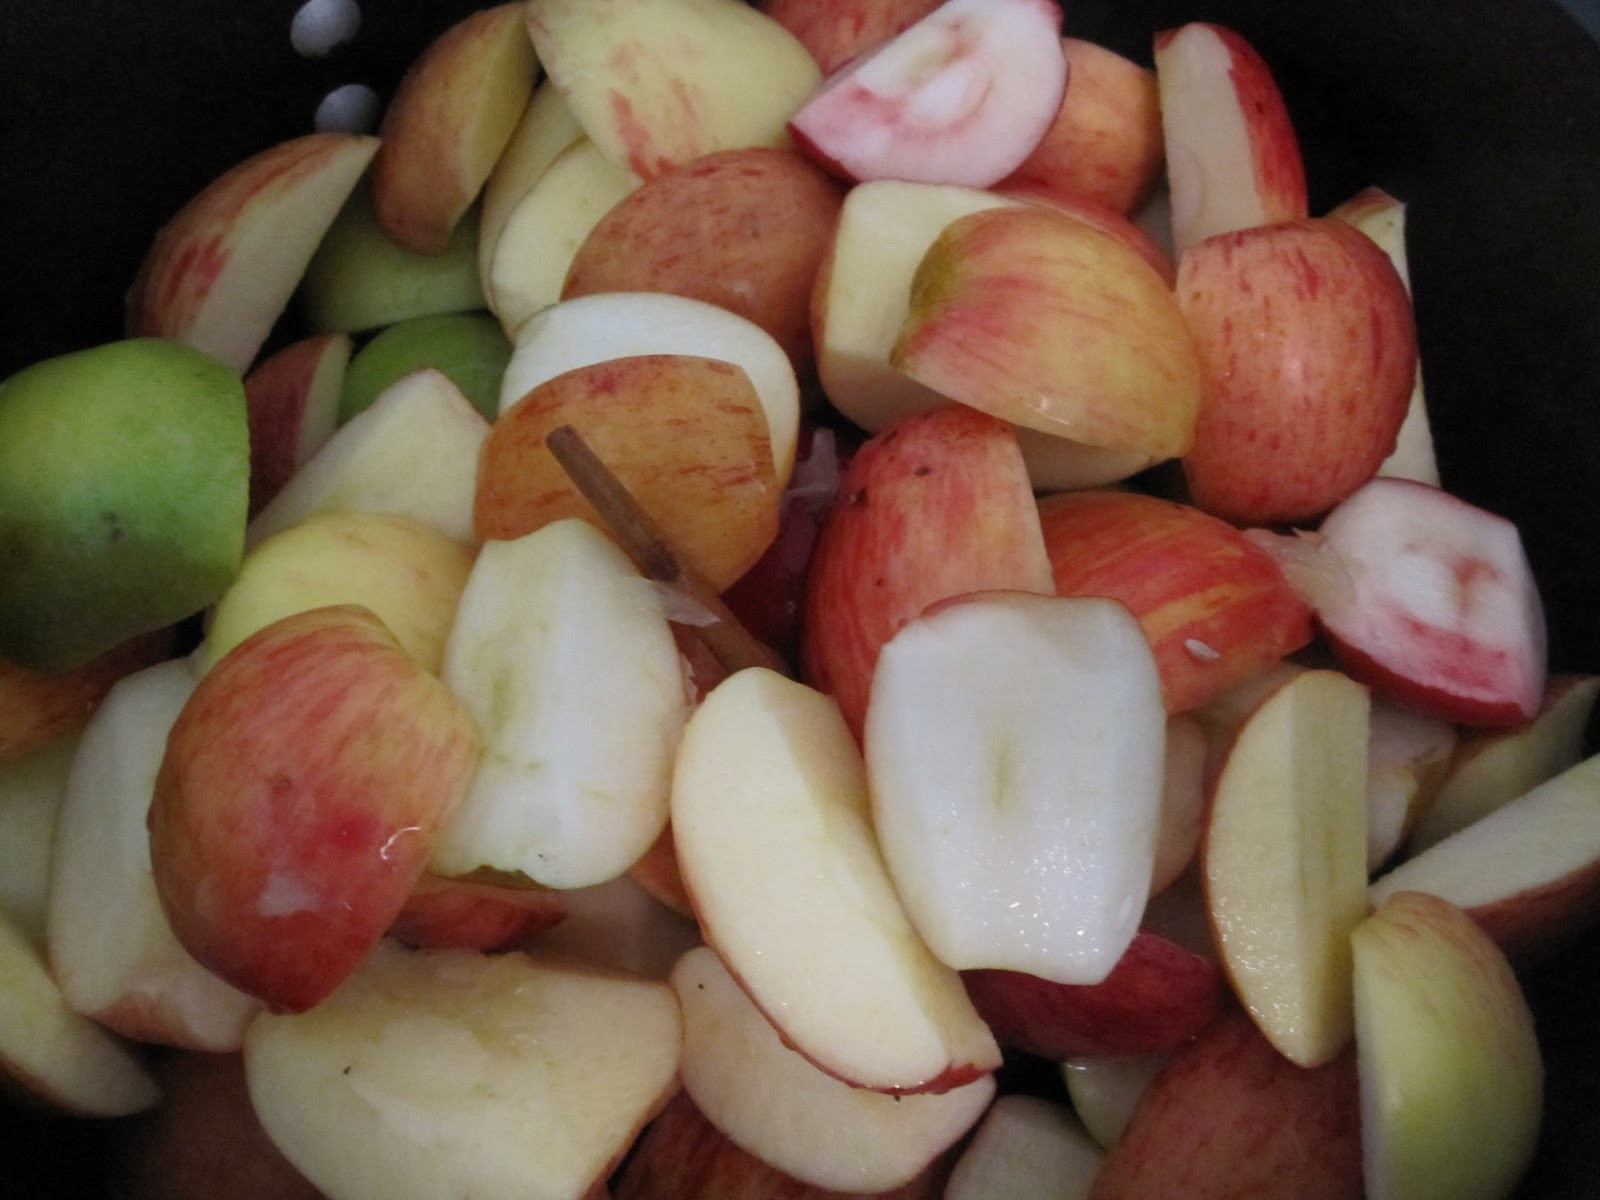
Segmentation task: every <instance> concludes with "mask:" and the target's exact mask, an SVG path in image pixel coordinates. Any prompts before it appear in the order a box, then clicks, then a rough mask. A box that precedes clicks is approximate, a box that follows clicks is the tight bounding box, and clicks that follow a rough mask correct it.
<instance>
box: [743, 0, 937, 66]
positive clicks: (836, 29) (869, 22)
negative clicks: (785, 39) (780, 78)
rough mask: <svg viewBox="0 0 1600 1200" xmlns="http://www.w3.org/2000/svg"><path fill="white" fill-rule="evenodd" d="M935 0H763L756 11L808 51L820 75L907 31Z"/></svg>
mask: <svg viewBox="0 0 1600 1200" xmlns="http://www.w3.org/2000/svg"><path fill="white" fill-rule="evenodd" d="M939 3H940V0H851V2H849V3H841V2H840V0H763V3H762V4H761V6H760V7H761V11H762V12H764V13H766V14H767V15H768V16H769V17H771V18H772V19H773V20H774V21H776V22H778V24H780V25H782V26H783V27H784V28H785V29H787V30H788V31H789V32H790V33H792V34H794V35H795V37H797V38H799V39H800V41H801V42H802V43H803V44H804V45H805V48H806V49H807V50H809V51H811V57H812V58H814V59H816V60H817V67H818V68H819V69H820V70H821V71H822V73H823V74H824V75H832V74H833V73H834V72H835V71H837V70H838V69H839V68H840V67H842V66H844V65H845V64H846V63H847V62H849V61H850V60H851V59H853V58H855V57H857V56H858V55H861V54H864V53H865V52H866V51H868V50H875V49H877V48H878V47H879V46H881V45H883V44H884V43H885V42H887V41H888V40H889V39H890V38H892V37H894V36H895V35H896V34H897V33H900V32H902V31H903V30H906V29H909V28H910V27H911V26H912V25H914V24H916V23H917V22H918V21H920V20H921V19H922V18H923V17H925V16H927V15H928V14H929V13H930V12H932V11H933V10H934V9H935V8H937V7H939Z"/></svg>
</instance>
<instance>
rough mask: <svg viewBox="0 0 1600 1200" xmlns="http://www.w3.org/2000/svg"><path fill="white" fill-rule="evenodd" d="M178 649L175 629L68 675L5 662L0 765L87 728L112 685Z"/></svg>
mask: <svg viewBox="0 0 1600 1200" xmlns="http://www.w3.org/2000/svg"><path fill="white" fill-rule="evenodd" d="M176 644H177V637H176V635H175V633H174V630H173V629H172V628H169V627H163V628H161V629H156V630H154V631H152V632H150V633H142V634H139V635H137V636H136V637H132V638H129V639H128V640H127V641H124V642H121V643H119V644H117V645H115V646H113V647H111V649H109V650H107V651H105V652H104V653H103V654H101V655H99V656H98V657H96V658H92V659H90V660H89V661H88V662H87V663H85V664H84V665H83V666H81V667H76V668H73V669H72V670H67V671H41V670H34V669H32V668H29V667H24V666H22V665H20V664H18V663H14V662H9V661H7V660H6V659H3V658H0V764H4V763H9V762H15V761H17V760H18V759H21V758H25V757H27V756H28V755H30V754H32V753H34V751H36V750H40V749H42V748H44V747H45V746H48V745H51V744H52V743H54V742H58V741H60V739H61V738H63V737H65V736H67V735H68V734H70V733H74V732H76V731H77V730H80V729H82V728H83V725H84V722H85V721H87V720H88V719H89V716H90V714H91V713H93V712H94V710H95V707H96V706H97V705H98V704H99V703H100V701H101V700H103V699H104V698H105V694H106V693H107V692H108V691H110V690H111V686H112V684H114V683H116V682H117V680H119V679H121V678H122V677H123V676H125V675H131V674H133V673H134V672H135V671H138V670H141V669H143V668H144V667H148V666H151V665H153V664H155V663H158V662H160V661H161V660H162V659H164V658H166V657H167V656H168V655H170V654H171V653H172V651H173V649H174V647H175V646H176Z"/></svg>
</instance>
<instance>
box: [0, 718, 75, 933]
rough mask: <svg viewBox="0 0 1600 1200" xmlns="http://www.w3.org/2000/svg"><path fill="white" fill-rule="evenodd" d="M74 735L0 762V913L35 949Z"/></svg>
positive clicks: (42, 927)
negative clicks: (51, 851) (51, 846)
mask: <svg viewBox="0 0 1600 1200" xmlns="http://www.w3.org/2000/svg"><path fill="white" fill-rule="evenodd" d="M78 737H79V735H78V734H77V733H69V734H65V735H63V736H62V737H59V738H57V739H56V740H55V741H53V742H48V743H46V744H45V745H43V746H39V747H36V748H35V749H33V750H31V751H29V752H28V753H27V754H23V755H20V756H18V757H16V758H10V759H7V760H6V761H4V762H0V913H3V914H5V916H6V917H7V918H9V919H10V920H11V921H13V922H15V924H16V926H17V928H18V929H19V930H20V931H21V932H22V933H24V934H25V935H27V937H28V939H29V940H30V941H31V942H33V944H34V945H35V946H37V947H39V948H40V949H41V950H43V949H44V947H45V939H46V932H45V930H46V924H47V920H48V914H49V908H50V845H51V843H52V841H54V839H55V829H56V815H57V813H58V812H59V811H60V809H61V798H62V796H63V794H65V792H66V790H67V772H68V771H69V770H70V769H71V767H72V759H73V756H74V755H75V754H76V753H77V749H78Z"/></svg>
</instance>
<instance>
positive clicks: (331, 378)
mask: <svg viewBox="0 0 1600 1200" xmlns="http://www.w3.org/2000/svg"><path fill="white" fill-rule="evenodd" d="M350 350H351V342H350V338H349V337H348V336H347V335H345V334H342V333H327V334H320V335H317V336H315V337H309V338H304V339H302V340H300V341H298V342H294V343H291V344H290V345H288V346H285V347H284V348H283V349H282V350H279V351H277V352H276V353H274V354H272V355H271V356H270V357H268V358H265V359H263V360H262V361H261V362H259V363H258V364H256V366H255V367H254V368H253V369H252V370H251V371H250V373H249V374H248V375H246V376H245V379H244V396H245V406H246V408H245V413H246V416H247V417H248V419H249V423H250V514H251V516H254V515H255V514H256V513H258V512H260V511H261V509H262V507H263V506H264V505H265V504H266V503H267V501H268V500H271V499H272V497H274V496H276V495H277V494H278V492H279V491H281V490H282V489H283V485H284V484H285V483H287V482H288V481H289V477H290V476H291V475H293V474H294V473H295V472H296V471H298V470H299V469H300V467H301V466H302V465H303V464H304V463H305V462H306V460H308V459H309V458H310V457H311V456H312V455H314V454H315V453H316V452H317V451H318V450H320V449H321V448H322V444H323V443H324V442H326V441H327V440H328V439H329V438H330V437H332V436H333V431H334V428H335V426H336V425H337V424H338V418H339V396H340V394H341V393H342V392H343V390H344V370H345V367H346V366H347V365H349V362H350Z"/></svg>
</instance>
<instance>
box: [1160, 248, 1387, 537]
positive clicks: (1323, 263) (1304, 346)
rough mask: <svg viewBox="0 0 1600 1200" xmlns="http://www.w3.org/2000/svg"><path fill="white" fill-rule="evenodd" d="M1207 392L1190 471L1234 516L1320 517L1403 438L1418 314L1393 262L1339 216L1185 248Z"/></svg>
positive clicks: (1190, 315) (1214, 503)
mask: <svg viewBox="0 0 1600 1200" xmlns="http://www.w3.org/2000/svg"><path fill="white" fill-rule="evenodd" d="M1177 297H1178V306H1179V307H1180V308H1181V309H1182V310H1183V315H1184V319H1185V320H1186V321H1188V323H1189V330H1190V332H1191V333H1192V334H1193V335H1194V342H1195V346H1196V348H1197V349H1198V350H1199V353H1200V362H1201V367H1202V371H1203V374H1204V378H1205V400H1204V402H1203V403H1202V405H1201V407H1200V418H1199V421H1198V423H1197V424H1196V426H1195V435H1194V445H1193V447H1192V448H1191V449H1190V451H1189V453H1188V454H1187V455H1186V456H1185V458H1184V464H1183V466H1184V476H1185V478H1186V479H1187V481H1188V484H1189V490H1190V493H1191V495H1192V497H1193V501H1194V503H1195V505H1196V506H1197V507H1199V508H1202V509H1205V510H1206V511H1207V512H1211V513H1215V514H1216V515H1218V516H1220V517H1223V518H1224V519H1226V520H1230V521H1233V522H1235V523H1236V524H1254V525H1267V524H1283V523H1290V522H1298V521H1307V520H1310V519H1312V518H1315V517H1318V516H1321V515H1322V514H1323V513H1325V512H1327V511H1328V509H1330V508H1332V507H1333V506H1334V505H1335V504H1337V503H1338V502H1339V501H1341V500H1343V499H1344V498H1345V497H1346V496H1348V495H1349V494H1350V493H1351V492H1353V491H1355V490H1356V488H1358V487H1360V486H1361V485H1362V484H1363V483H1365V482H1366V481H1367V480H1368V479H1370V478H1371V477H1372V476H1373V474H1374V473H1375V472H1376V471H1377V469H1378V466H1379V465H1380V464H1381V463H1382V462H1383V460H1384V459H1385V458H1387V457H1388V456H1389V453H1390V452H1391V451H1392V450H1393V449H1394V440H1395V435H1396V434H1397V433H1398V432H1399V429H1400V424H1401V422H1402V421H1403V420H1404V419H1405V414H1406V407H1407V405H1408V404H1409V403H1410V395H1411V385H1412V380H1413V379H1414V378H1415V377H1416V363H1417V354H1416V321H1415V318H1414V316H1413V314H1412V311H1411V297H1410V294H1409V293H1408V292H1407V291H1406V288H1405V284H1404V283H1403V282H1402V281H1401V279H1400V276H1399V274H1398V273H1396V271H1395V269H1394V265H1393V264H1392V263H1391V262H1390V261H1389V258H1388V256H1387V255H1386V254H1384V252H1383V251H1382V250H1380V249H1378V247H1377V246H1376V245H1375V244H1374V243H1373V241H1372V239H1371V238H1369V237H1367V236H1366V235H1365V234H1364V233H1361V232H1360V231H1359V230H1357V229H1355V228H1353V227H1352V226H1350V225H1347V224H1345V223H1344V222H1343V221H1337V220H1334V219H1333V218H1331V217H1321V218H1316V219H1312V220H1305V221H1280V222H1278V223H1276V224H1273V225H1258V226H1253V227H1250V228H1247V229H1242V230H1237V231H1234V232H1232V233H1221V234H1216V235H1215V236H1213V237H1210V238H1207V239H1206V240H1205V241H1202V242H1197V243H1195V244H1194V245H1192V246H1190V247H1189V248H1188V249H1187V250H1185V251H1183V253H1182V254H1181V255H1180V257H1179V259H1178V282H1177Z"/></svg>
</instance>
